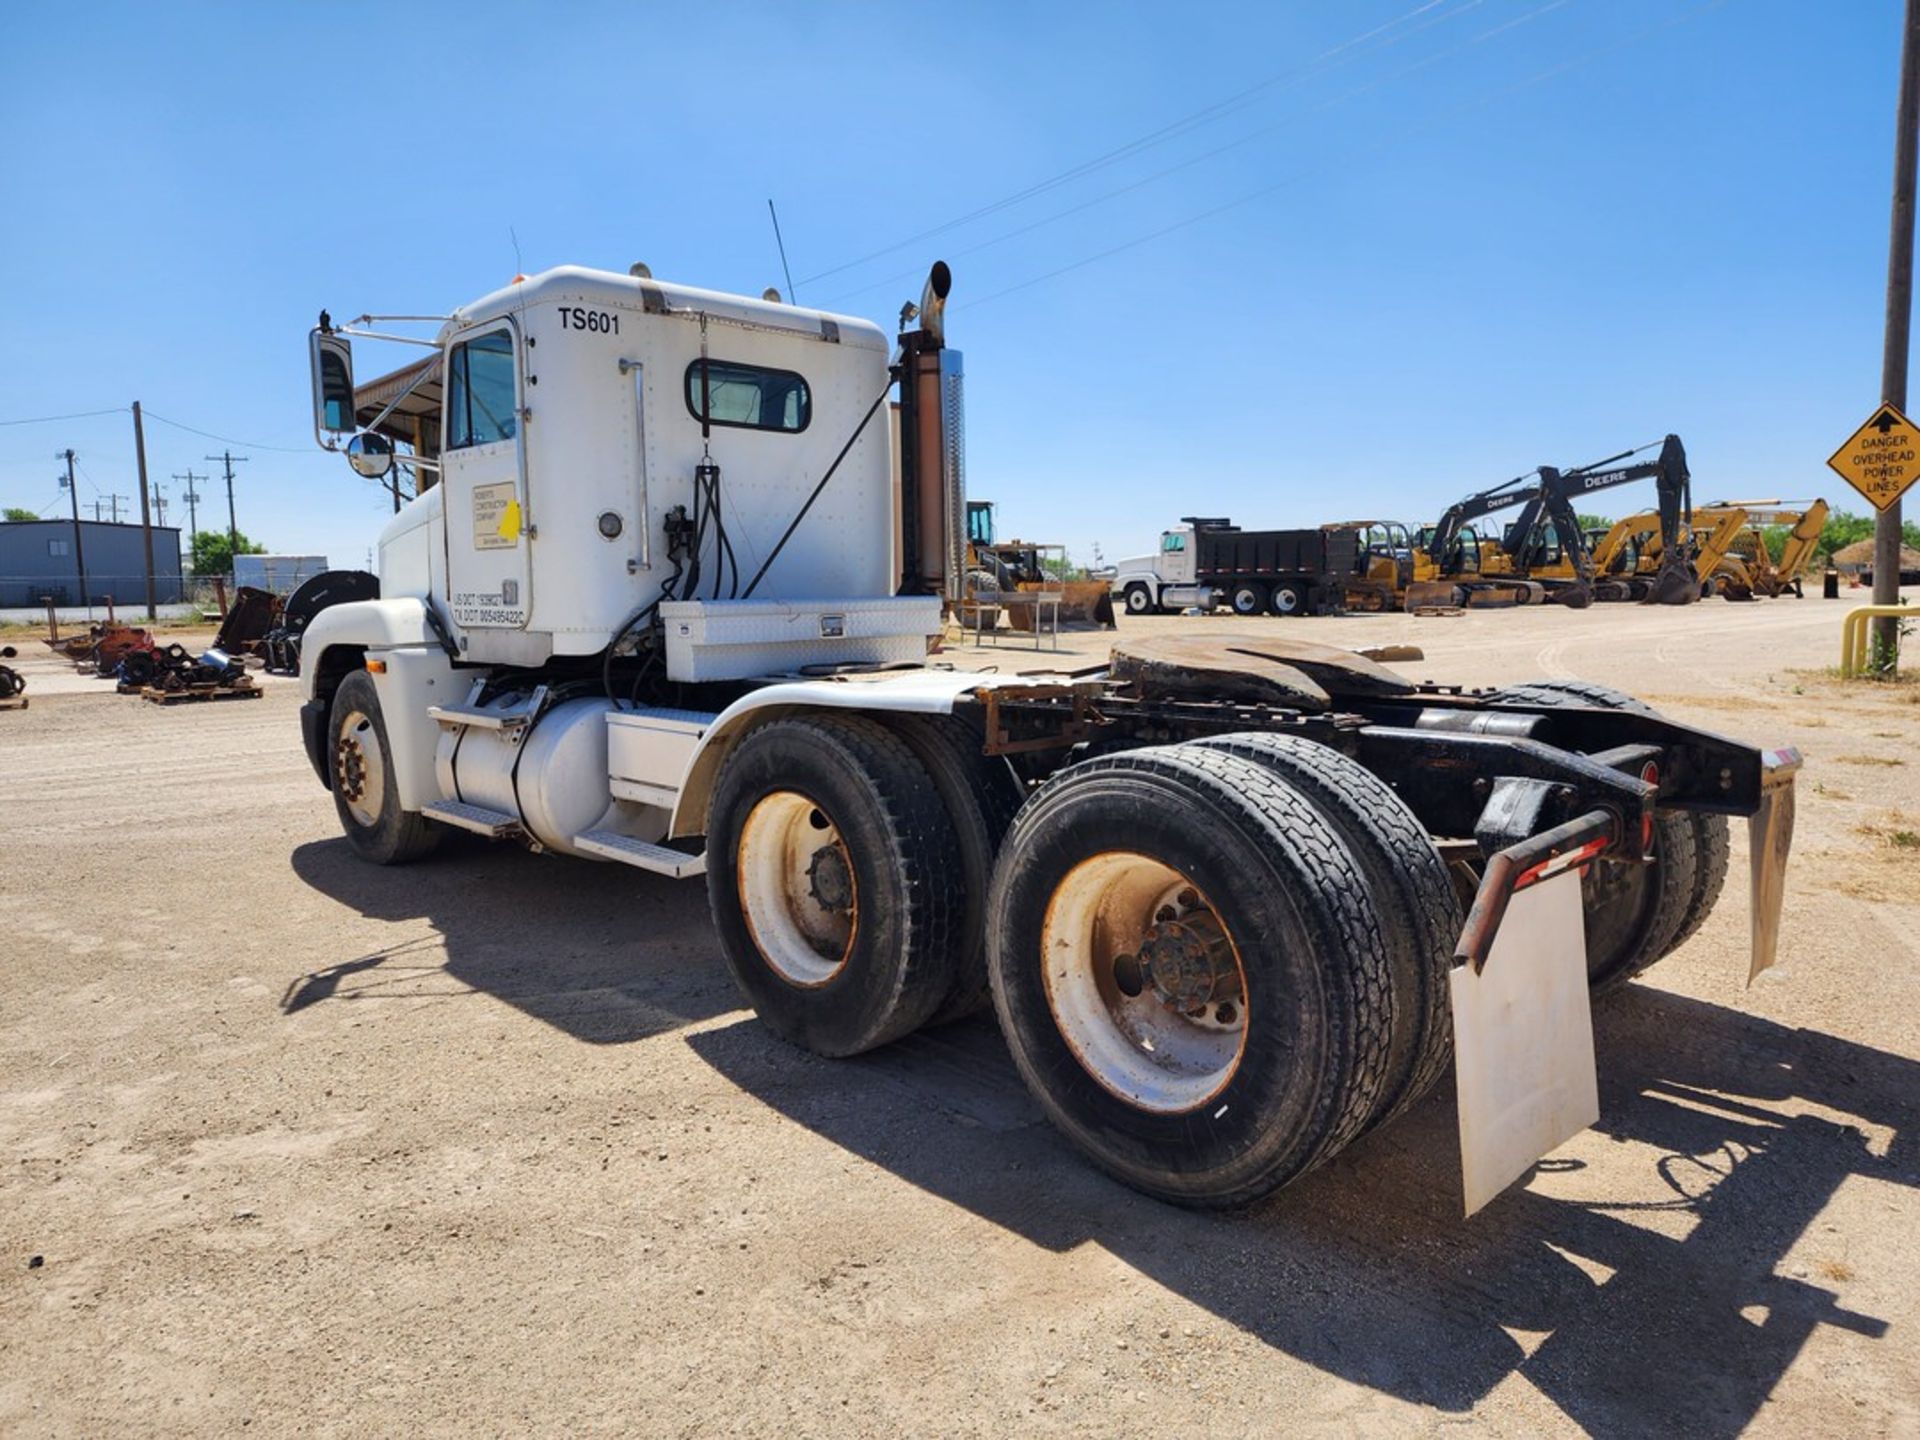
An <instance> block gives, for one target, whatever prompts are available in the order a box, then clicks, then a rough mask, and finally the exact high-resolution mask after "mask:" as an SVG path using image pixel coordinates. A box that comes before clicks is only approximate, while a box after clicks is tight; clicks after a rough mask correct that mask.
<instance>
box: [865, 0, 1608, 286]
mask: <svg viewBox="0 0 1920 1440" xmlns="http://www.w3.org/2000/svg"><path fill="white" fill-rule="evenodd" d="M1474 3H1475V4H1476V5H1477V4H1479V3H1480V0H1474ZM1572 3H1573V0H1549V3H1547V4H1545V5H1541V6H1539V7H1537V8H1535V9H1533V10H1530V11H1528V12H1527V13H1526V14H1524V15H1518V16H1515V17H1514V18H1513V19H1511V20H1506V21H1503V22H1501V23H1500V24H1498V25H1496V26H1494V27H1493V28H1492V29H1490V30H1483V31H1481V32H1480V33H1479V34H1478V35H1475V36H1473V37H1471V38H1470V39H1467V40H1464V41H1462V42H1461V43H1460V44H1458V45H1454V46H1451V47H1449V48H1448V49H1445V50H1441V51H1439V52H1437V53H1435V54H1432V55H1429V56H1426V57H1425V58H1424V59H1421V60H1417V61H1415V62H1414V63H1413V64H1411V65H1408V66H1406V67H1404V68H1403V69H1400V70H1397V71H1395V72H1394V73H1393V74H1391V75H1385V76H1381V77H1380V78H1378V79H1375V80H1369V81H1368V82H1367V83H1366V84H1364V85H1359V86H1356V87H1354V88H1353V89H1351V90H1348V91H1347V92H1345V93H1344V94H1341V95H1337V96H1335V97H1334V98H1333V99H1331V100H1327V101H1324V102H1322V103H1321V104H1319V105H1315V106H1313V107H1311V108H1310V109H1308V110H1305V111H1303V112H1301V113H1300V114H1297V115H1289V116H1287V117H1285V118H1284V119H1280V120H1276V121H1274V122H1273V123H1272V124H1269V125H1262V126H1261V127H1260V128H1259V129H1257V130H1250V131H1248V132H1247V133H1246V134H1245V135H1242V136H1240V137H1239V138H1238V139H1237V140H1229V141H1227V142H1226V143H1225V144H1224V145H1216V146H1214V147H1213V148H1212V149H1211V150H1203V151H1201V152H1200V153H1199V154H1198V155H1193V156H1190V157H1188V158H1187V159H1185V160H1180V161H1176V162H1175V163H1174V164H1172V165H1168V166H1164V167H1163V168H1161V169H1159V170H1155V171H1153V172H1152V173H1151V174H1148V175H1143V176H1141V177H1140V178H1139V179H1138V180H1130V181H1128V182H1127V183H1126V184H1125V185H1121V186H1118V187H1116V188H1115V189H1112V190H1108V191H1105V192H1104V193H1102V194H1099V195H1095V196H1094V197H1092V198H1091V199H1089V200H1083V201H1081V202H1080V203H1079V204H1077V205H1070V206H1068V207H1067V208H1066V209H1065V210H1056V211H1055V212H1054V213H1053V214H1051V215H1047V216H1043V217H1042V218H1040V219H1038V220H1033V221H1029V222H1028V223H1027V224H1025V225H1022V226H1019V227H1018V228H1016V229H1013V230H1008V231H1005V232H1004V233H1002V234H999V235H995V236H994V237H992V238H991V239H988V240H982V241H980V242H979V243H978V244H975V245H966V246H963V247H961V248H960V249H958V250H955V251H952V252H951V253H950V255H949V257H948V258H949V259H960V258H963V257H965V256H968V255H977V254H978V253H979V252H980V251H982V250H989V249H992V248H993V247H994V246H995V245H1003V244H1005V243H1006V242H1007V241H1009V240H1016V239H1018V238H1019V237H1020V236H1022V235H1027V234H1030V233H1032V232H1033V231H1035V230H1040V229H1044V228H1045V227H1046V226H1048V225H1051V224H1054V223H1055V222H1056V221H1060V220H1065V219H1068V218H1069V217H1071V216H1074V215H1078V214H1080V213H1081V212H1082V211H1086V210H1091V209H1093V208H1094V207H1095V206H1098V205H1104V204H1105V203H1106V202H1107V201H1109V200H1116V199H1118V198H1119V197H1120V196H1122V195H1126V194H1130V193H1131V192H1133V191H1135V190H1139V189H1142V188H1144V187H1145V186H1148V185H1151V184H1153V183H1155V182H1156V181H1159V180H1164V179H1166V177H1167V176H1169V175H1173V174H1177V173H1178V172H1179V171H1182V170H1188V169H1191V168H1192V167H1193V166H1195V165H1201V164H1204V163H1205V162H1207V161H1208V160H1213V159H1217V158H1218V157H1219V156H1221V155H1225V154H1226V153H1227V152H1228V151H1231V150H1238V149H1240V148H1242V147H1243V146H1246V145H1251V144H1252V143H1253V142H1254V141H1255V140H1259V139H1261V138H1263V137H1265V136H1267V135H1271V134H1272V133H1273V132H1274V131H1276V130H1283V129H1286V128H1287V127H1288V126H1291V125H1294V124H1296V123H1298V122H1300V121H1302V120H1305V119H1307V118H1309V117H1310V116H1314V115H1318V114H1321V113H1323V112H1325V111H1328V110H1331V109H1334V108H1335V107H1336V106H1340V105H1344V104H1346V103H1347V102H1348V101H1349V100H1354V99H1357V98H1358V97H1360V96H1362V95H1365V94H1367V93H1368V92H1369V91H1373V90H1377V89H1379V88H1380V87H1381V86H1383V85H1392V84H1396V83H1398V82H1399V81H1401V80H1404V79H1406V78H1407V77H1408V76H1409V75H1412V74H1415V73H1416V72H1418V71H1421V70H1426V69H1430V68H1431V67H1432V66H1434V65H1437V64H1439V63H1440V62H1441V61H1443V60H1450V59H1452V58H1453V57H1454V56H1456V55H1459V54H1462V53H1464V52H1466V51H1468V50H1471V49H1474V48H1475V47H1476V46H1479V45H1483V44H1485V43H1486V42H1487V41H1489V40H1492V39H1494V38H1495V37H1496V36H1499V35H1501V34H1504V33H1505V32H1506V31H1508V30H1512V29H1514V28H1515V27H1517V26H1520V25H1524V24H1526V23H1527V22H1528V21H1531V20H1537V19H1539V18H1540V17H1541V16H1542V15H1545V14H1547V13H1548V12H1549V11H1553V10H1559V9H1561V8H1563V7H1565V6H1567V5H1570V4H1572ZM1464 13H1466V12H1465V11H1455V12H1454V13H1453V15H1446V16H1441V17H1439V19H1438V20H1431V21H1428V22H1427V24H1426V25H1424V26H1421V27H1420V29H1423V30H1424V29H1428V28H1431V27H1432V26H1433V25H1435V24H1438V23H1440V20H1450V19H1454V18H1456V17H1457V16H1459V15H1462V14H1464ZM1411 33H1415V34H1417V33H1418V31H1414V32H1411ZM1396 38H1397V39H1402V40H1404V39H1406V38H1408V37H1407V36H1405V35H1403V36H1399V37H1396ZM920 273H921V272H920V271H919V270H918V269H914V270H905V271H901V272H899V273H898V274H894V275H890V276H888V277H887V278H886V279H884V280H878V281H875V282H874V283H873V284H871V285H863V286H861V287H860V288H859V289H858V290H848V291H844V292H842V293H841V294H839V295H836V296H835V297H834V298H833V299H832V300H831V301H829V302H827V304H828V305H829V307H831V306H835V305H840V304H844V303H845V302H847V301H850V300H853V299H857V298H858V297H859V296H862V295H866V294H869V293H871V292H872V291H875V290H881V289H884V288H886V287H887V286H889V285H897V284H899V283H900V282H901V281H903V280H911V279H913V278H915V277H917V276H918V275H919V274H920ZM976 303H977V302H976Z"/></svg>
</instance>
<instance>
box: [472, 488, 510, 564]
mask: <svg viewBox="0 0 1920 1440" xmlns="http://www.w3.org/2000/svg"><path fill="white" fill-rule="evenodd" d="M515 490H516V487H515V485H514V483H513V481H511V480H506V481H502V482H501V483H499V484H497V485H476V486H474V487H473V548H474V549H476V550H511V549H513V547H514V546H516V545H518V544H519V543H520V499H519V496H518V495H517V494H516V493H515Z"/></svg>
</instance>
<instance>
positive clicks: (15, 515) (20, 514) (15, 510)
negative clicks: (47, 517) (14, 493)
mask: <svg viewBox="0 0 1920 1440" xmlns="http://www.w3.org/2000/svg"><path fill="white" fill-rule="evenodd" d="M0 515H4V516H5V517H6V518H7V519H9V520H38V519H39V518H40V516H39V515H38V514H37V513H36V512H34V511H32V510H23V509H21V508H20V507H19V506H18V505H9V506H7V508H6V509H5V510H4V511H0Z"/></svg>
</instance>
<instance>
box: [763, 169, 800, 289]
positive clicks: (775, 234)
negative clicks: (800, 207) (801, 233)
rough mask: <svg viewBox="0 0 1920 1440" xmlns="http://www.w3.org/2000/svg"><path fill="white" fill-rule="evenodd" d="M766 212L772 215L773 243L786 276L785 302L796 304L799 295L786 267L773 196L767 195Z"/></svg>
mask: <svg viewBox="0 0 1920 1440" xmlns="http://www.w3.org/2000/svg"><path fill="white" fill-rule="evenodd" d="M767 214H769V215H771V216H772V217H773V243H774V244H776V245H778V246H779V247H780V273H781V274H782V275H784V276H786V277H787V303H788V304H790V305H798V304H799V303H800V296H799V294H798V293H797V292H796V291H795V290H794V288H793V271H791V270H789V269H788V268H787V242H786V241H785V240H782V239H781V238H780V212H779V211H778V210H776V209H774V208H773V197H772V196H768V197H767Z"/></svg>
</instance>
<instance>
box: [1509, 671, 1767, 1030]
mask: <svg viewBox="0 0 1920 1440" xmlns="http://www.w3.org/2000/svg"><path fill="white" fill-rule="evenodd" d="M1499 698H1500V699H1502V700H1506V701H1512V702H1515V703H1518V704H1523V705H1539V706H1541V707H1543V708H1547V709H1554V708H1558V707H1561V706H1566V705H1592V706H1596V707H1598V708H1600V709H1604V710H1637V711H1641V712H1643V713H1647V714H1652V713H1653V710H1652V707H1651V706H1648V705H1644V704H1642V703H1641V702H1640V701H1638V700H1636V699H1634V698H1633V697H1632V696H1631V695H1628V694H1627V693H1626V692H1625V691H1622V690H1615V689H1613V688H1612V687H1611V686H1607V685H1596V684H1593V683H1591V682H1589V681H1585V680H1538V681H1532V682H1529V683H1528V684H1525V685H1513V686H1509V687H1507V688H1506V689H1504V690H1502V691H1500V692H1499ZM1653 854H1654V861H1653V863H1652V864H1651V865H1642V864H1639V863H1637V862H1632V861H1612V860H1601V861H1599V862H1597V863H1595V864H1593V865H1590V866H1588V867H1587V871H1586V874H1585V876H1584V877H1583V878H1582V879H1581V882H1580V894H1581V903H1582V907H1583V908H1584V910H1585V911H1586V919H1587V983H1588V985H1589V986H1590V987H1591V988H1592V990H1593V991H1594V993H1595V994H1603V993H1605V992H1607V991H1610V990H1615V989H1618V988H1619V987H1620V986H1622V985H1625V984H1626V983H1627V982H1628V981H1629V980H1631V979H1633V977H1634V976H1636V975H1638V974H1640V973H1641V972H1642V971H1644V970H1646V969H1647V968H1648V967H1649V966H1650V965H1653V964H1654V963H1656V962H1657V961H1660V960H1663V959H1665V958H1666V957H1667V956H1668V955H1671V954H1672V953H1673V952H1674V951H1675V950H1677V949H1679V948H1680V946H1682V945H1683V944H1685V943H1686V942H1687V941H1688V940H1689V939H1691V938H1692V937H1693V935H1694V933H1695V932H1696V931H1697V930H1699V928H1700V927H1701V925H1703V924H1704V923H1706V918H1707V916H1708V915H1710V914H1712V913H1713V907H1714V905H1715V904H1716V903H1718V901H1719V899H1720V892H1721V890H1722V888H1723V887H1724V886H1725V884H1726V880H1727V865H1728V856H1729V844H1728V838H1727V821H1726V817H1725V816H1723V815H1702V814H1698V813H1695V812H1690V811H1666V812H1662V813H1659V814H1656V816H1655V817H1654V824H1653Z"/></svg>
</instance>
